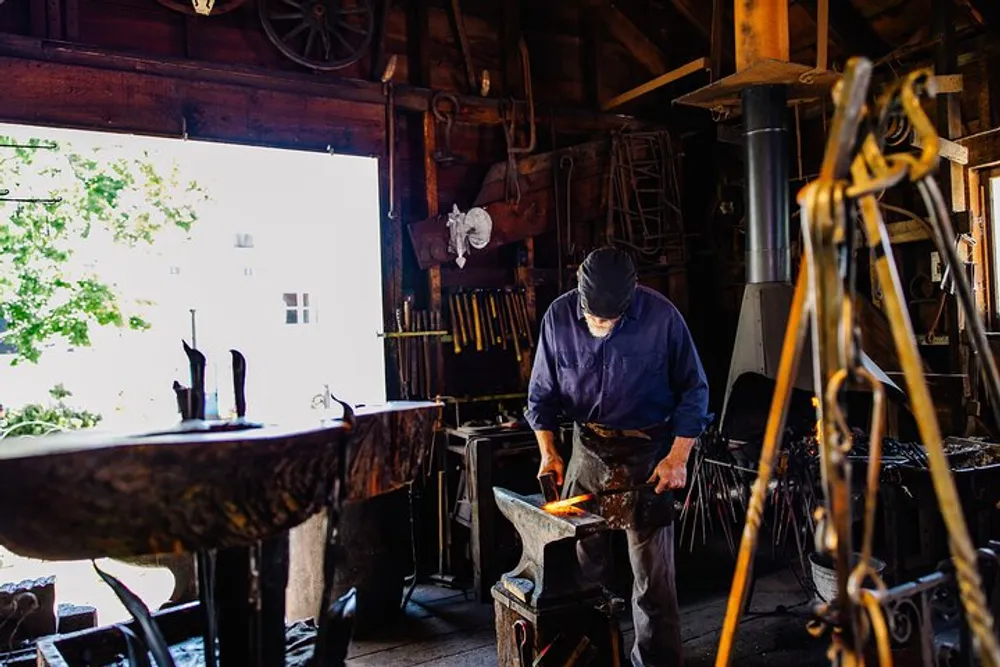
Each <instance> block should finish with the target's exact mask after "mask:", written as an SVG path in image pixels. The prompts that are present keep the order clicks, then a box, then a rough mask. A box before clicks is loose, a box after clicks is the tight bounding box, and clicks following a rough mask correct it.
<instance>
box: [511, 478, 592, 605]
mask: <svg viewBox="0 0 1000 667" xmlns="http://www.w3.org/2000/svg"><path fill="white" fill-rule="evenodd" d="M493 496H494V498H496V503H497V507H499V508H500V511H501V512H502V513H503V515H504V516H505V517H507V519H508V520H509V521H510V522H511V523H512V524H514V528H515V529H516V530H517V533H518V535H519V536H520V537H521V545H522V551H521V560H520V562H518V564H517V567H515V568H514V569H513V570H511V571H510V572H507V573H506V574H504V575H503V576H502V577H501V578H500V582H501V584H502V585H503V587H504V589H505V590H506V591H507V592H508V593H510V595H511V596H513V597H514V598H516V599H518V600H521V601H522V602H524V603H525V604H528V605H531V606H533V607H535V608H536V609H537V608H540V607H545V606H549V605H552V604H558V603H560V602H565V601H569V600H579V599H580V598H583V597H588V596H591V595H594V596H597V595H600V594H601V591H602V588H601V582H600V581H586V580H584V578H583V576H582V573H581V571H580V565H579V561H578V560H577V556H576V544H577V542H579V541H580V539H582V538H584V537H587V536H589V535H594V534H595V533H599V532H601V531H604V530H607V529H608V523H607V521H605V520H604V519H603V518H602V517H600V516H598V515H596V514H591V513H589V512H584V511H582V510H578V509H575V508H574V509H572V511H570V512H560V513H552V512H547V511H546V510H544V509H542V506H543V505H544V504H545V498H544V497H543V496H542V495H541V494H540V493H538V494H533V495H530V496H522V495H520V494H517V493H514V492H513V491H508V490H507V489H504V488H500V487H497V486H495V487H493Z"/></svg>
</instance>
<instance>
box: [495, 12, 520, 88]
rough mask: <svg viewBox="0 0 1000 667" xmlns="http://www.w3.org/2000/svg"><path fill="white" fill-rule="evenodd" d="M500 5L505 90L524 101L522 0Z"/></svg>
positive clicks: (501, 53)
mask: <svg viewBox="0 0 1000 667" xmlns="http://www.w3.org/2000/svg"><path fill="white" fill-rule="evenodd" d="M500 4H501V5H502V7H501V11H502V12H503V14H502V18H501V24H500V29H501V40H502V41H501V44H500V48H501V52H500V56H501V62H502V67H503V90H504V91H505V92H506V93H507V95H508V96H510V97H513V98H515V99H523V98H524V86H522V85H521V55H520V50H519V48H520V47H519V43H520V40H521V2H520V0H505V1H504V2H502V3H500Z"/></svg>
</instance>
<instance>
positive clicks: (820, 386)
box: [715, 58, 1000, 667]
mask: <svg viewBox="0 0 1000 667" xmlns="http://www.w3.org/2000/svg"><path fill="white" fill-rule="evenodd" d="M871 71H872V64H871V62H870V61H868V60H866V59H863V58H853V59H851V60H850V61H849V62H848V65H847V68H846V69H845V72H844V76H843V78H842V79H841V81H840V82H839V83H838V84H837V87H836V88H835V90H834V102H835V105H836V107H835V112H834V116H833V120H832V122H831V124H830V127H829V136H828V140H827V145H826V152H825V154H824V158H823V164H822V166H821V168H820V173H819V177H818V178H817V179H816V180H814V181H812V182H810V183H809V184H807V185H806V186H805V187H804V188H803V189H802V191H801V192H800V193H799V196H798V201H799V206H800V209H801V215H800V222H801V226H802V238H803V250H804V252H803V258H802V263H801V266H800V269H799V275H798V278H797V281H796V287H795V293H794V296H793V300H792V306H791V309H790V311H789V320H788V325H787V327H786V333H785V340H784V344H783V346H782V351H781V358H780V361H779V370H778V377H777V381H776V384H775V392H774V397H773V399H772V403H771V408H770V412H769V414H768V421H767V427H766V430H765V434H764V443H763V447H762V451H761V456H760V463H759V470H758V475H757V479H756V481H755V482H754V486H753V489H752V491H751V497H750V502H749V506H748V510H747V520H746V525H745V527H744V531H743V537H742V541H741V543H740V551H739V554H738V557H737V566H736V575H735V577H734V579H733V586H732V591H731V593H730V598H729V604H728V606H727V610H726V618H725V622H724V624H723V632H722V638H721V640H720V643H719V652H718V654H717V656H716V663H715V664H716V667H728V666H729V664H730V659H731V655H732V649H733V645H734V640H735V634H736V627H737V625H738V623H739V618H740V615H741V613H742V609H743V605H744V602H745V599H746V595H747V590H748V582H749V580H750V576H751V572H752V563H753V557H754V553H755V551H756V545H757V538H758V533H759V530H760V524H761V515H762V513H763V508H764V502H765V497H766V491H767V486H768V483H769V482H770V478H771V475H772V474H773V472H774V467H775V463H776V461H777V455H778V452H779V450H780V446H781V434H782V433H783V432H784V426H785V421H786V419H787V416H788V404H789V398H790V396H791V389H792V378H794V377H795V376H796V374H797V370H798V363H799V359H800V357H801V352H802V347H803V339H804V331H805V330H806V329H810V330H811V334H812V359H811V362H812V366H813V378H814V390H815V393H816V396H817V398H818V399H819V400H818V405H817V412H818V418H819V422H818V423H819V428H818V431H817V439H818V441H819V451H820V469H821V473H822V486H823V492H824V493H823V497H824V502H823V506H822V507H820V508H818V509H817V512H816V514H817V516H816V518H817V527H816V549H817V551H818V552H819V553H821V554H824V555H827V556H830V557H831V558H832V560H833V563H834V568H835V570H836V575H837V587H836V595H835V596H834V599H833V600H832V601H830V602H828V603H824V604H821V605H818V606H817V608H816V609H815V620H814V621H812V622H811V623H810V624H809V630H810V632H812V633H813V634H815V635H816V636H819V635H821V634H824V633H826V632H827V631H830V636H831V638H832V641H831V646H830V650H829V652H828V654H827V655H828V657H829V658H830V660H831V663H832V664H835V665H838V666H840V667H860V666H863V665H864V663H865V658H864V655H865V647H866V645H868V644H869V643H870V642H871V641H874V643H875V646H876V649H877V656H878V661H879V664H880V665H881V667H890V666H891V664H892V656H891V652H890V639H889V637H890V633H889V621H888V620H887V618H886V614H885V610H884V606H883V604H882V600H883V598H884V596H885V592H886V586H885V583H884V582H883V581H882V579H881V577H880V576H879V574H878V572H877V571H876V570H875V568H874V567H873V566H872V562H873V561H872V546H873V542H874V533H875V508H876V502H877V498H878V484H879V472H880V468H881V457H882V439H883V434H884V412H885V406H884V400H885V395H884V389H883V387H882V384H881V383H880V382H879V380H878V379H877V378H876V377H875V376H874V375H872V374H871V373H870V372H869V371H868V370H866V369H865V367H864V366H863V364H862V363H861V359H862V355H861V345H860V332H859V329H858V326H857V323H856V321H855V293H854V292H855V287H854V286H855V284H856V280H855V276H854V271H855V266H854V264H855V262H854V248H855V243H854V240H855V237H856V235H857V234H858V233H859V230H858V229H857V225H856V224H855V222H854V219H855V216H854V212H855V211H859V212H860V221H861V230H860V232H861V233H862V236H863V237H864V240H865V242H866V243H867V246H868V249H869V251H870V252H871V255H872V257H874V262H875V269H876V274H877V277H878V282H879V284H880V287H881V290H882V295H883V304H884V309H885V313H886V316H887V318H888V320H889V323H890V325H891V329H892V335H893V341H894V343H895V347H896V351H897V353H898V355H899V359H900V364H901V367H902V369H903V375H904V378H905V385H906V390H907V394H908V397H909V401H910V405H911V406H912V411H913V414H914V417H915V418H916V422H917V427H918V431H919V433H920V438H921V440H922V442H923V446H924V448H925V449H926V452H927V458H928V460H929V464H930V466H929V467H930V474H931V478H932V482H933V485H934V489H935V492H936V495H937V499H938V505H939V508H940V511H941V515H942V517H943V519H944V523H945V526H946V528H947V530H948V537H949V548H950V550H951V554H952V557H953V561H954V565H955V572H956V576H957V580H958V588H959V594H960V597H961V600H962V605H963V607H964V609H965V615H966V620H967V622H968V625H969V628H970V630H971V635H972V638H973V642H974V644H975V649H976V651H977V653H978V655H979V661H980V664H981V665H983V667H1000V646H998V642H997V638H996V635H995V634H994V630H993V617H992V615H991V613H990V611H989V607H988V606H987V602H986V598H985V595H984V593H983V590H982V582H981V580H980V577H979V572H978V570H977V567H976V550H975V548H974V546H973V544H972V540H971V539H970V537H969V532H968V528H967V527H966V524H965V518H964V516H963V514H962V509H961V503H960V501H959V498H958V493H957V491H956V488H955V482H954V480H953V479H952V476H951V471H950V468H949V465H948V461H947V458H946V456H945V453H944V447H943V444H942V438H941V430H940V427H939V425H938V421H937V415H936V413H935V409H934V404H933V402H932V399H931V395H930V391H929V389H928V387H927V382H926V378H925V376H924V373H923V366H922V364H921V359H920V356H919V352H918V351H917V347H916V339H915V338H914V333H913V325H912V323H911V321H910V316H909V313H908V311H907V308H906V303H905V301H904V299H903V296H902V295H903V290H902V287H901V284H900V280H899V275H898V273H897V270H896V265H895V262H894V261H893V257H892V249H891V246H890V244H889V237H888V234H887V232H886V228H885V224H884V222H883V220H882V218H881V213H880V210H879V206H878V200H877V197H878V196H879V195H880V194H881V193H882V192H883V191H884V190H886V189H887V188H890V187H893V186H895V185H896V184H898V183H900V182H902V181H903V180H904V179H909V180H910V181H911V182H912V183H913V184H914V185H916V187H917V189H918V191H919V192H920V194H921V196H922V198H923V199H924V203H925V206H926V207H927V209H928V219H929V220H930V223H931V225H932V227H933V230H932V231H933V237H934V239H935V242H936V244H937V245H938V248H939V252H940V253H941V256H942V257H944V258H945V259H946V260H947V262H948V264H949V268H950V271H951V273H952V275H953V276H954V281H955V286H956V288H957V291H958V294H959V297H960V298H959V301H960V303H961V305H962V308H963V311H964V314H965V317H966V320H967V322H968V328H969V330H970V334H971V335H970V338H971V340H972V344H973V346H974V347H975V348H976V352H977V355H978V356H979V357H980V358H981V359H982V360H983V363H984V366H985V371H986V377H987V384H988V386H989V389H990V397H991V399H992V404H993V406H994V409H998V408H1000V373H998V371H997V365H996V362H995V360H994V359H993V356H992V354H991V351H990V349H989V347H988V345H987V343H986V339H985V333H984V328H983V325H982V320H981V319H980V317H979V313H978V311H977V310H976V308H975V303H974V300H973V297H972V291H971V288H970V287H969V284H968V279H967V276H966V274H965V272H964V271H962V270H961V269H960V265H959V264H958V259H957V251H956V250H955V235H954V231H953V230H952V228H951V223H950V220H949V219H948V215H947V211H946V209H945V207H944V202H943V198H942V197H941V193H940V190H939V189H938V187H937V184H936V182H935V181H934V179H933V177H932V174H933V173H934V171H935V170H936V168H937V164H938V160H939V157H938V151H939V146H940V141H939V137H938V135H937V133H936V132H935V130H934V127H933V125H932V124H931V122H930V120H929V119H928V118H927V116H926V114H925V113H924V111H923V109H922V108H921V105H920V98H921V96H928V97H929V96H933V95H934V92H935V91H934V90H933V88H932V83H933V78H932V76H931V74H932V73H931V72H930V71H929V70H920V71H917V72H914V73H913V74H910V75H909V76H907V77H904V78H903V79H901V80H899V81H897V82H896V83H895V84H894V85H893V86H892V87H891V88H890V89H889V90H888V91H887V92H886V93H885V94H883V95H882V96H881V97H880V98H879V99H878V100H877V101H876V103H875V104H874V106H873V107H872V109H868V108H866V105H865V101H866V98H867V94H868V88H869V83H870V80H871ZM901 116H902V117H905V118H906V120H907V122H908V124H909V125H910V126H911V127H912V128H913V131H914V133H915V134H916V135H917V137H918V138H919V140H920V146H922V153H921V154H920V155H919V156H914V155H910V154H905V153H896V154H892V155H885V154H884V153H883V151H882V147H883V145H884V144H885V143H887V142H888V143H891V142H892V140H893V136H894V134H895V133H896V131H895V130H894V127H895V126H896V125H898V123H899V118H900V117H901ZM887 135H888V136H887ZM809 325H811V326H809ZM849 385H856V386H857V385H860V386H862V387H867V389H868V390H869V391H870V392H871V397H872V410H871V415H872V423H871V429H870V444H869V460H868V474H867V479H866V490H865V502H864V508H863V509H864V520H863V526H864V532H863V536H862V539H861V549H860V559H859V560H858V561H857V562H856V563H855V561H854V550H853V548H852V544H851V525H852V509H853V508H852V501H851V498H852V494H851V487H850V480H851V475H850V461H849V459H848V454H849V453H850V451H851V448H852V445H853V439H852V433H851V429H850V427H849V426H848V421H847V414H846V405H845V402H844V401H845V391H846V389H847V388H848V386H849ZM998 423H1000V420H998Z"/></svg>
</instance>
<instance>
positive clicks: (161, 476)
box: [0, 403, 435, 667]
mask: <svg viewBox="0 0 1000 667" xmlns="http://www.w3.org/2000/svg"><path fill="white" fill-rule="evenodd" d="M344 407H345V414H344V417H343V418H339V419H330V420H322V421H321V420H320V419H316V420H314V421H312V422H311V423H308V424H303V425H301V426H282V427H278V426H262V425H251V424H245V423H243V424H238V423H229V424H225V423H215V424H212V423H209V424H206V423H201V424H194V425H191V426H188V425H186V424H182V425H180V426H178V427H176V428H174V429H170V430H168V431H166V432H160V433H152V434H142V435H129V436H110V435H108V434H107V433H100V432H75V433H67V434H60V435H54V436H48V437H45V438H38V439H32V438H11V439H8V440H5V441H4V446H3V448H0V479H2V480H3V483H2V484H0V543H2V544H4V546H6V547H7V548H9V549H10V550H11V551H13V552H15V553H17V554H20V555H22V556H26V557H31V558H39V559H46V560H77V559H96V558H104V557H109V558H129V557H135V556H141V555H149V554H162V553H179V552H188V553H195V554H197V555H198V565H199V573H198V578H199V603H198V604H197V605H195V607H197V614H198V615H199V616H200V619H199V620H200V622H199V623H198V625H199V626H200V628H199V629H200V632H201V635H202V637H203V638H204V639H205V643H206V645H207V646H213V645H214V644H215V639H216V637H217V639H218V661H216V656H215V651H214V650H212V651H206V653H205V663H204V664H205V665H206V667H213V666H214V665H216V664H221V665H223V666H225V667H235V666H237V665H238V666H240V667H279V666H280V667H284V666H285V630H286V629H285V588H286V586H287V582H288V565H289V557H288V532H289V530H291V529H292V528H293V527H295V526H296V525H298V524H300V523H302V522H303V521H305V520H306V519H307V518H309V517H311V516H313V515H314V514H316V513H318V512H320V511H322V510H324V509H325V510H326V511H327V512H328V516H329V520H328V526H329V528H328V533H327V538H328V539H327V544H326V549H325V554H324V563H323V567H324V576H325V582H324V590H323V603H322V605H321V609H318V610H317V611H318V612H319V624H318V634H317V638H316V644H315V649H314V652H313V655H312V658H311V659H310V660H309V661H308V664H309V665H313V666H315V667H327V666H333V665H340V664H343V660H344V659H345V657H346V652H347V645H348V644H349V642H350V616H351V615H352V605H353V590H352V591H351V592H349V593H348V594H347V595H345V596H344V597H343V598H341V599H340V601H339V604H338V601H334V600H331V597H332V596H331V587H332V583H333V573H334V567H335V563H336V560H337V554H336V550H335V543H336V527H337V519H338V510H339V508H340V506H341V504H342V503H343V502H344V501H345V500H348V499H362V498H365V497H370V496H372V495H376V494H378V493H381V492H384V491H387V490H390V489H391V488H397V487H398V486H400V485H401V484H403V483H405V482H407V481H409V480H410V479H412V477H413V476H414V475H415V474H416V471H417V470H418V469H419V466H420V464H421V462H422V461H423V460H424V457H425V452H426V448H427V446H428V445H427V443H428V442H429V440H430V438H429V435H430V433H429V429H430V428H431V424H432V421H433V416H434V414H435V412H434V407H435V405H434V404H432V403H409V404H395V405H393V404H390V405H389V406H383V407H380V408H377V409H368V410H366V411H365V412H363V413H361V414H359V415H358V416H357V417H355V415H354V414H353V412H352V411H351V410H350V408H348V407H347V406H344ZM213 427H214V428H213ZM425 427H426V428H425ZM425 431H426V432H425ZM215 571H218V573H219V576H218V577H216V576H214V574H215ZM191 611H192V613H194V612H195V610H194V609H192V610H191ZM164 613H166V614H170V613H171V612H170V611H168V612H164ZM95 632H96V631H95ZM167 634H169V633H167ZM120 639H121V637H118V638H116V643H119V644H121V645H124V644H123V642H120V641H117V640H120ZM51 646H52V644H51V643H50V651H49V653H51ZM39 651H40V655H39V660H40V662H39V664H40V665H68V664H72V663H69V662H67V661H66V660H65V659H61V658H60V657H59V656H57V655H55V656H54V655H43V653H45V652H44V651H42V647H41V644H40V646H39ZM56 653H58V651H56Z"/></svg>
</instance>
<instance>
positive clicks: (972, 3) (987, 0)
mask: <svg viewBox="0 0 1000 667" xmlns="http://www.w3.org/2000/svg"><path fill="white" fill-rule="evenodd" d="M959 4H968V6H969V7H971V8H972V9H973V10H974V11H975V12H976V13H977V14H979V16H980V18H982V19H983V23H984V24H986V27H987V28H988V29H989V30H990V32H993V33H996V32H997V31H1000V5H998V4H997V2H996V0H966V2H965V3H961V2H960V3H959Z"/></svg>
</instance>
